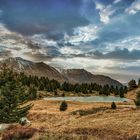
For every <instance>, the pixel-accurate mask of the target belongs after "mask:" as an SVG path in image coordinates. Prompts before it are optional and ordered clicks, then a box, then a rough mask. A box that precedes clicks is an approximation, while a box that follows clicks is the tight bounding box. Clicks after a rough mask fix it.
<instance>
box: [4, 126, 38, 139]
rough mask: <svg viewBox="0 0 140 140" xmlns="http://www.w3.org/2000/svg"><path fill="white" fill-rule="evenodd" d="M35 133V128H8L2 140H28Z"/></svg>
mask: <svg viewBox="0 0 140 140" xmlns="http://www.w3.org/2000/svg"><path fill="white" fill-rule="evenodd" d="M36 132H37V129H35V128H22V127H21V128H16V127H15V128H14V127H13V128H12V127H11V128H10V129H8V130H7V131H6V132H5V133H4V134H3V136H2V140H23V139H24V140H25V139H30V138H32V137H33V135H34V134H35V133H36Z"/></svg>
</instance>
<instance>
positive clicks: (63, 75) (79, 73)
mask: <svg viewBox="0 0 140 140" xmlns="http://www.w3.org/2000/svg"><path fill="white" fill-rule="evenodd" d="M3 63H6V64H7V66H8V67H10V68H12V69H13V70H15V71H16V72H24V73H25V74H26V75H36V76H39V77H41V76H45V77H48V78H49V79H55V80H57V81H59V82H61V83H62V82H64V81H67V82H70V83H97V84H100V85H106V84H108V85H114V86H122V84H121V83H119V82H118V81H116V80H114V79H111V78H110V77H107V76H104V75H93V74H92V73H90V72H88V71H86V70H84V69H63V70H60V71H58V70H56V69H55V68H53V67H51V66H49V65H47V64H45V63H43V62H39V63H35V62H32V61H28V60H24V59H22V58H20V57H16V58H12V57H10V58H8V59H5V60H2V61H1V62H0V67H2V64H3Z"/></svg>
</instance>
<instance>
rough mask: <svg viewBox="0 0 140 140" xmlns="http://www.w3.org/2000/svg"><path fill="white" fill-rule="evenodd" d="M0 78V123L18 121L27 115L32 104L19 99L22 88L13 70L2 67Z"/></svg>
mask: <svg viewBox="0 0 140 140" xmlns="http://www.w3.org/2000/svg"><path fill="white" fill-rule="evenodd" d="M0 80H1V81H3V85H2V86H1V90H0V123H11V122H18V121H19V120H20V118H22V117H25V116H26V115H27V113H28V110H29V109H30V108H31V106H32V105H31V104H29V105H23V104H24V103H25V100H23V99H22V100H21V98H20V96H21V93H23V91H24V88H23V86H22V84H21V83H20V82H18V81H17V77H16V74H15V73H14V72H13V71H11V70H9V69H4V70H3V72H1V74H0Z"/></svg>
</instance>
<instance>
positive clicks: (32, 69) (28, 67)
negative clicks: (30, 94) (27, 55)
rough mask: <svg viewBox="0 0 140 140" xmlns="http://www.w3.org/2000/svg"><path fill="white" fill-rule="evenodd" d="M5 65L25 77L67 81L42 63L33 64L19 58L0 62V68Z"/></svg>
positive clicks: (53, 69)
mask: <svg viewBox="0 0 140 140" xmlns="http://www.w3.org/2000/svg"><path fill="white" fill-rule="evenodd" d="M3 63H5V64H6V65H7V66H8V67H10V68H12V69H13V70H14V71H16V72H24V73H25V74H26V75H36V76H39V77H41V76H45V77H48V78H49V79H55V80H57V81H59V82H64V81H67V79H66V78H65V77H64V76H63V75H62V74H61V73H59V72H58V71H57V70H56V69H55V68H53V67H51V66H49V65H47V64H45V63H43V62H39V63H35V62H32V61H28V60H24V59H22V58H20V57H16V58H12V57H10V58H8V59H5V60H2V61H1V62H0V66H2V64H3Z"/></svg>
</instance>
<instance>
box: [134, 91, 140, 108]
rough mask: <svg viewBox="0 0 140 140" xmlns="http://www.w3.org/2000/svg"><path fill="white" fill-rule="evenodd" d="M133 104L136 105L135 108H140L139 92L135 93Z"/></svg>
mask: <svg viewBox="0 0 140 140" xmlns="http://www.w3.org/2000/svg"><path fill="white" fill-rule="evenodd" d="M135 104H136V106H140V91H138V92H137V97H136V101H135Z"/></svg>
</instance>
